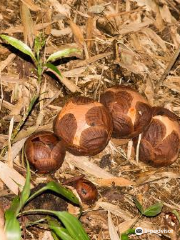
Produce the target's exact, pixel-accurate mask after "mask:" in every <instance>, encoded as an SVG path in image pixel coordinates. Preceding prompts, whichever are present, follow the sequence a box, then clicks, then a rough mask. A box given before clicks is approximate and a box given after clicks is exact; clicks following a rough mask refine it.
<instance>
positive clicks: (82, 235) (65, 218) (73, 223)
mask: <svg viewBox="0 0 180 240" xmlns="http://www.w3.org/2000/svg"><path fill="white" fill-rule="evenodd" d="M53 212H54V214H55V215H56V216H57V217H58V218H59V219H60V220H61V222H62V223H63V224H64V226H65V227H66V229H67V231H68V233H69V235H70V236H71V237H72V238H73V239H74V240H90V238H89V237H88V235H87V233H86V232H85V230H84V228H83V226H82V224H81V223H80V221H79V220H78V219H77V218H76V217H74V216H73V215H71V214H70V213H68V212H64V211H63V212H55V211H53Z"/></svg>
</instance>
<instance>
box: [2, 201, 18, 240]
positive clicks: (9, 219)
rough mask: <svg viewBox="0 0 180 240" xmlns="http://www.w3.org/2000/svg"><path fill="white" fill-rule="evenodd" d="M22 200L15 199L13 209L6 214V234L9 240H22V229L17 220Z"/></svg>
mask: <svg viewBox="0 0 180 240" xmlns="http://www.w3.org/2000/svg"><path fill="white" fill-rule="evenodd" d="M19 204H20V199H19V197H15V198H14V200H13V202H12V204H11V207H10V208H9V209H8V210H6V212H5V232H6V236H7V240H20V239H21V229H20V224H19V222H18V220H17V218H16V217H17V214H18V209H19Z"/></svg>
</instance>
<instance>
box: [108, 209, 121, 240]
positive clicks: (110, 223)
mask: <svg viewBox="0 0 180 240" xmlns="http://www.w3.org/2000/svg"><path fill="white" fill-rule="evenodd" d="M108 227H109V235H110V239H111V240H119V235H118V233H117V231H116V227H115V225H114V223H113V220H112V217H111V213H110V212H109V211H108Z"/></svg>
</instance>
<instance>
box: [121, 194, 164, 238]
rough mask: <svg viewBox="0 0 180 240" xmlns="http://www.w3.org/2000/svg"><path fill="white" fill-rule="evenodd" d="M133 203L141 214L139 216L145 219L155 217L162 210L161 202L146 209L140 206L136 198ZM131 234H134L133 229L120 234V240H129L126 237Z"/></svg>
mask: <svg viewBox="0 0 180 240" xmlns="http://www.w3.org/2000/svg"><path fill="white" fill-rule="evenodd" d="M134 203H135V205H136V207H137V209H138V210H139V212H140V213H141V216H146V217H155V216H157V215H158V214H159V213H161V211H162V208H163V203H162V202H157V203H155V204H153V205H152V206H150V207H148V208H146V209H144V208H143V206H142V204H141V203H140V202H139V201H138V200H137V199H136V198H135V199H134ZM131 234H135V229H134V228H130V229H128V230H127V231H126V232H124V233H122V234H121V240H129V237H128V236H129V235H131Z"/></svg>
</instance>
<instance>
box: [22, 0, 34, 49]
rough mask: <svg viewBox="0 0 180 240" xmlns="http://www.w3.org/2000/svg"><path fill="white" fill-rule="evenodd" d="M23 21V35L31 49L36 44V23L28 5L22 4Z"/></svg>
mask: <svg viewBox="0 0 180 240" xmlns="http://www.w3.org/2000/svg"><path fill="white" fill-rule="evenodd" d="M20 12H21V20H22V24H23V27H24V31H23V35H24V42H25V43H26V44H28V45H29V46H30V47H31V48H32V46H33V43H34V23H33V20H32V17H31V13H30V10H29V8H28V7H27V5H26V4H24V3H22V4H21V11H20Z"/></svg>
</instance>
